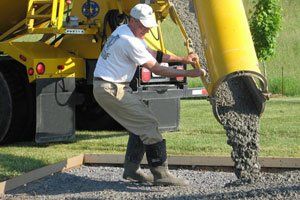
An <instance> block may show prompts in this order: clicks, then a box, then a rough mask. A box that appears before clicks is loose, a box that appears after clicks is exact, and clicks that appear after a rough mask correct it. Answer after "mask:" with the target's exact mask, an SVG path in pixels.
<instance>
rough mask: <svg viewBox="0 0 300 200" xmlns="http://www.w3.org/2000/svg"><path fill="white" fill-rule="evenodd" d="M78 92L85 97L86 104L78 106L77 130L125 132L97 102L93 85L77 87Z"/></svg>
mask: <svg viewBox="0 0 300 200" xmlns="http://www.w3.org/2000/svg"><path fill="white" fill-rule="evenodd" d="M77 92H79V93H81V94H83V95H84V102H83V103H82V104H80V105H77V106H76V115H75V116H76V117H75V118H76V129H77V130H88V131H99V130H124V128H123V127H122V126H121V125H120V124H119V123H118V122H116V121H115V120H114V119H113V118H112V117H110V116H109V115H108V114H107V113H106V112H105V111H104V110H103V108H101V107H100V106H99V105H98V103H97V102H96V100H95V98H94V96H93V88H92V86H91V85H84V86H83V85H81V86H77Z"/></svg>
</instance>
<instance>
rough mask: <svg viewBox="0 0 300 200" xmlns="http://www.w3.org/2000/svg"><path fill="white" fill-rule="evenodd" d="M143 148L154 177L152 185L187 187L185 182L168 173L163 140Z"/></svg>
mask: <svg viewBox="0 0 300 200" xmlns="http://www.w3.org/2000/svg"><path fill="white" fill-rule="evenodd" d="M145 146H146V155H147V160H148V164H149V165H150V170H151V172H152V174H153V176H154V185H163V186H168V185H176V186H186V185H188V182H187V181H186V180H184V179H181V178H177V177H175V176H174V175H172V174H171V173H170V172H169V169H168V162H167V152H166V141H165V140H163V141H161V142H158V143H156V144H152V145H145Z"/></svg>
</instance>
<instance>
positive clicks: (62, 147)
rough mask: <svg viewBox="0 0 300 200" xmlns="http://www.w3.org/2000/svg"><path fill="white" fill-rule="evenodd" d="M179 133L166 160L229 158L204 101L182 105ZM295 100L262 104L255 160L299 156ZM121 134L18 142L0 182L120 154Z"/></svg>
mask: <svg viewBox="0 0 300 200" xmlns="http://www.w3.org/2000/svg"><path fill="white" fill-rule="evenodd" d="M180 118H181V119H180V131H178V132H166V133H164V137H165V138H166V139H167V147H168V153H169V154H170V155H210V156H217V155H218V156H220V155H222V156H230V151H231V147H230V146H228V145H227V144H226V140H227V139H226V135H225V131H224V130H223V128H222V126H221V125H220V124H218V123H217V121H216V119H215V118H214V116H213V114H212V111H211V106H210V104H209V102H208V101H206V100H182V101H181V115H180ZM299 132H300V98H278V99H272V100H271V101H269V102H267V106H266V110H265V113H264V114H263V116H262V119H261V137H260V144H261V145H260V146H261V154H260V156H275V157H300V145H299V144H300V136H299ZM127 138H128V136H127V133H126V132H125V131H120V132H117V131H112V132H108V131H103V132H85V131H78V132H77V133H76V140H75V141H74V142H72V143H53V144H49V145H37V144H35V143H33V142H26V143H25V142H22V143H16V144H12V145H8V146H1V148H0V181H1V180H5V179H7V178H10V177H14V176H16V175H20V174H22V173H24V172H27V171H30V170H32V169H36V168H39V167H41V166H45V165H49V164H52V163H56V162H59V161H61V160H64V159H66V158H68V157H71V156H76V155H79V154H82V153H121V154H124V152H125V149H126V144H127Z"/></svg>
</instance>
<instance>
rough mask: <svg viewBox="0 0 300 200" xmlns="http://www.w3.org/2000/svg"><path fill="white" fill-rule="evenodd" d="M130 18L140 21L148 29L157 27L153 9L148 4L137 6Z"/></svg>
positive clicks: (131, 12) (132, 10)
mask: <svg viewBox="0 0 300 200" xmlns="http://www.w3.org/2000/svg"><path fill="white" fill-rule="evenodd" d="M130 16H131V17H133V18H135V19H138V20H140V22H141V23H142V24H143V25H144V26H145V27H147V28H152V27H155V26H157V23H156V20H155V16H154V13H153V9H152V8H151V6H149V5H147V4H142V3H140V4H137V5H135V6H134V7H133V8H132V9H131V11H130Z"/></svg>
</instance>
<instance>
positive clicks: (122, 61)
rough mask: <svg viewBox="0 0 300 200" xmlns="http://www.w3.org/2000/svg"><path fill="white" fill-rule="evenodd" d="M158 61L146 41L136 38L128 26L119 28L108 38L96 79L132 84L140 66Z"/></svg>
mask: <svg viewBox="0 0 300 200" xmlns="http://www.w3.org/2000/svg"><path fill="white" fill-rule="evenodd" d="M148 61H156V60H155V58H154V57H153V56H152V55H151V54H150V53H149V51H148V50H147V45H146V43H145V41H144V40H142V39H140V38H137V37H135V36H134V34H133V33H132V31H131V30H130V28H129V27H128V25H121V26H119V27H118V28H117V29H116V30H115V31H114V32H113V33H112V34H111V36H110V37H109V38H108V40H107V42H106V44H105V46H104V48H103V50H102V52H101V54H100V56H99V59H98V61H97V64H96V69H95V72H94V77H101V78H102V79H104V80H106V81H110V82H115V83H121V82H130V81H131V80H132V78H133V76H134V73H135V71H136V67H137V66H138V65H143V64H145V63H146V62H148Z"/></svg>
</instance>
